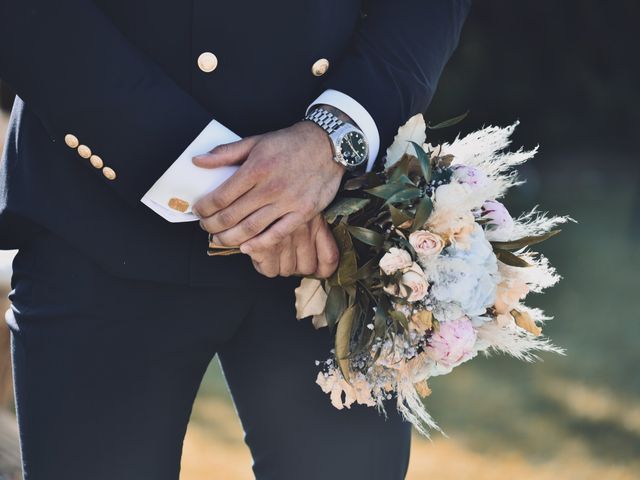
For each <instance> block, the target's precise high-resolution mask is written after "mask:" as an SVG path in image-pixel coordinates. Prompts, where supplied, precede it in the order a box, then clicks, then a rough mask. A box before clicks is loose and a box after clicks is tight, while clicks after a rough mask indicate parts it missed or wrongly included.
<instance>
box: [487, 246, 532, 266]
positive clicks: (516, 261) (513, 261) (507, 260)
mask: <svg viewBox="0 0 640 480" xmlns="http://www.w3.org/2000/svg"><path fill="white" fill-rule="evenodd" d="M493 252H494V253H495V254H496V257H497V258H498V260H500V261H501V262H502V263H504V264H506V265H509V266H511V267H530V266H531V264H530V263H529V262H527V261H526V260H525V259H523V258H520V257H518V256H517V255H514V254H513V253H511V252H510V251H508V250H501V249H499V248H495V247H494V249H493Z"/></svg>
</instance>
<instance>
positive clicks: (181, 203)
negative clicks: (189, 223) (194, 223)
mask: <svg viewBox="0 0 640 480" xmlns="http://www.w3.org/2000/svg"><path fill="white" fill-rule="evenodd" d="M169 208H171V209H173V210H177V211H178V212H182V213H184V212H186V211H187V209H188V208H189V202H187V201H186V200H183V199H181V198H177V197H173V198H171V199H170V200H169Z"/></svg>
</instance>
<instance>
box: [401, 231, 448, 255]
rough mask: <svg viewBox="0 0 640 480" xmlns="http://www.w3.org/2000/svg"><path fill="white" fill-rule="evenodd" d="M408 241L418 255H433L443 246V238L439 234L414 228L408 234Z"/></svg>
mask: <svg viewBox="0 0 640 480" xmlns="http://www.w3.org/2000/svg"><path fill="white" fill-rule="evenodd" d="M409 243H410V244H411V246H412V247H413V249H414V250H415V251H416V253H417V254H418V256H419V257H422V258H425V257H435V256H437V255H439V254H440V252H441V251H442V249H443V248H444V240H443V239H442V237H441V236H440V235H436V234H435V233H431V232H429V231H427V230H416V231H415V232H413V233H412V234H411V235H409Z"/></svg>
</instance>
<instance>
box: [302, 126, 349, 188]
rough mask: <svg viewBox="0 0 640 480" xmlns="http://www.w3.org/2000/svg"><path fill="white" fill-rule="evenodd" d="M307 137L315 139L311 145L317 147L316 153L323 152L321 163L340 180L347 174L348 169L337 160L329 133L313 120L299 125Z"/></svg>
mask: <svg viewBox="0 0 640 480" xmlns="http://www.w3.org/2000/svg"><path fill="white" fill-rule="evenodd" d="M298 125H299V126H300V128H301V129H302V131H303V132H304V134H305V135H309V136H311V137H313V140H311V144H312V145H315V147H314V149H315V151H316V152H321V155H320V157H321V160H320V161H321V163H322V164H324V165H326V166H327V167H328V169H329V170H330V171H333V172H335V174H336V176H339V177H340V178H341V177H342V176H343V175H344V174H345V173H346V171H347V168H346V167H345V166H344V165H342V164H341V163H339V162H337V161H336V160H335V154H336V152H335V149H334V146H333V142H332V141H331V138H330V137H329V135H328V134H327V132H326V131H325V130H324V129H323V128H322V127H321V126H320V125H318V124H317V123H315V122H312V121H311V120H302V121H300V122H299V123H298Z"/></svg>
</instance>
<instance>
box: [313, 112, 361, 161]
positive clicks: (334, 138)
mask: <svg viewBox="0 0 640 480" xmlns="http://www.w3.org/2000/svg"><path fill="white" fill-rule="evenodd" d="M304 119H305V120H309V121H311V122H314V123H315V124H317V125H318V126H320V128H322V129H323V130H324V131H325V132H327V134H328V135H329V138H330V139H331V144H332V145H333V159H334V160H335V161H336V162H338V163H339V164H341V165H344V166H345V167H346V168H347V170H356V169H357V168H358V167H359V166H361V165H363V164H365V162H366V161H367V159H368V158H369V144H368V143H367V139H366V137H365V136H364V133H362V131H361V130H359V129H358V128H357V127H355V126H354V125H352V124H350V123H347V122H343V121H342V120H340V119H339V118H338V117H337V116H335V115H334V114H333V113H331V112H329V111H328V110H325V109H324V108H322V107H318V108H315V109H313V110H311V111H310V112H309V113H308V114H307V116H306V117H305V118H304Z"/></svg>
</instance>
